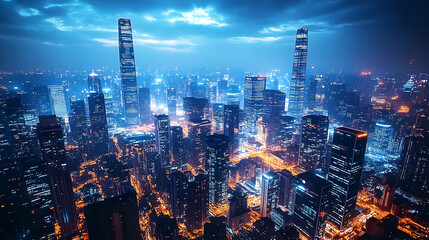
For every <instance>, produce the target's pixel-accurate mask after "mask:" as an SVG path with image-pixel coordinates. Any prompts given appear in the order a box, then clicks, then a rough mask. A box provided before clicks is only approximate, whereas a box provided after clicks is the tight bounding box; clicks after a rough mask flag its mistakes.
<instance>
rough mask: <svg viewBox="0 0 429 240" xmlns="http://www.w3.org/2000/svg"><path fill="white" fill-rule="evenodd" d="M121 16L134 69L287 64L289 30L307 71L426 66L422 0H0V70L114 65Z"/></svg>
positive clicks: (428, 53) (427, 31) (428, 35)
mask: <svg viewBox="0 0 429 240" xmlns="http://www.w3.org/2000/svg"><path fill="white" fill-rule="evenodd" d="M121 17H123V18H130V19H131V21H132V26H133V33H134V44H135V56H136V65H137V67H138V69H139V70H140V71H142V70H143V69H147V68H150V69H152V70H153V69H154V68H162V67H168V68H173V67H176V66H178V67H179V68H187V69H189V68H191V67H192V68H195V69H198V68H202V67H209V68H214V67H221V68H224V67H231V68H233V69H240V70H243V71H269V70H271V69H275V68H277V69H280V70H281V71H284V72H290V71H291V68H292V66H291V65H292V58H293V47H294V41H295V39H294V38H295V33H296V29H297V28H299V27H307V28H308V29H309V55H308V57H309V59H308V64H309V65H313V66H314V67H315V69H316V70H320V71H328V70H331V69H332V70H340V69H342V70H343V71H350V70H352V69H353V68H355V67H356V68H358V69H363V68H368V69H370V70H373V71H376V70H379V71H384V70H405V69H407V67H408V62H409V60H410V59H411V58H414V59H415V61H416V66H417V67H418V68H420V69H422V70H428V69H429V46H428V45H429V19H428V18H429V4H428V1H423V0H422V1H396V0H395V1H391V0H358V1H356V0H354V1H338V0H330V1H320V0H301V1H299V0H294V1H286V0H283V1H269V0H264V1H254V0H218V1H184V0H170V1H155V0H140V1H132V0H121V1H113V0H91V1H88V0H87V1H84V0H74V1H73V0H72V1H50V0H45V1H40V0H28V1H16V0H0V51H1V58H0V70H31V69H35V68H41V69H62V70H64V69H71V70H80V69H90V68H97V67H102V66H107V67H112V68H114V69H119V58H118V47H117V38H118V36H117V19H118V18H121Z"/></svg>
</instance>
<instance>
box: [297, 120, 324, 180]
mask: <svg viewBox="0 0 429 240" xmlns="http://www.w3.org/2000/svg"><path fill="white" fill-rule="evenodd" d="M328 128H329V118H328V117H327V116H323V115H307V116H304V117H302V124H301V132H302V136H301V144H300V148H299V160H298V161H299V167H300V168H301V169H303V170H305V171H315V170H317V171H318V172H319V173H321V174H322V175H323V176H324V175H325V174H326V171H327V163H326V144H327V143H328Z"/></svg>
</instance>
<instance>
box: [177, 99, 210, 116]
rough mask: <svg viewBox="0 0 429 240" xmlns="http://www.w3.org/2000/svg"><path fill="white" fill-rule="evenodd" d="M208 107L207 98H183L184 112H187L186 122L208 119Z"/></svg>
mask: <svg viewBox="0 0 429 240" xmlns="http://www.w3.org/2000/svg"><path fill="white" fill-rule="evenodd" d="M208 107H209V103H208V100H207V98H195V97H185V98H183V111H184V112H185V120H186V121H191V120H194V121H195V120H197V121H198V120H202V119H206V118H207V117H208V111H209V110H208Z"/></svg>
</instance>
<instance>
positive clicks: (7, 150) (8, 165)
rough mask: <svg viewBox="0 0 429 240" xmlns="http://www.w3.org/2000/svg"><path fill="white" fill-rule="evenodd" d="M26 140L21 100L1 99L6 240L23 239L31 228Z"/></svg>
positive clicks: (0, 223) (0, 175)
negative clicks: (24, 164)
mask: <svg viewBox="0 0 429 240" xmlns="http://www.w3.org/2000/svg"><path fill="white" fill-rule="evenodd" d="M27 137H28V132H27V131H26V128H25V120H24V115H23V111H22V107H21V99H19V98H8V99H2V98H0V203H1V207H0V215H1V218H0V236H2V238H4V239H19V238H21V236H22V235H24V233H25V232H26V231H28V230H29V226H30V224H31V215H30V209H29V203H30V202H29V199H27V191H26V186H25V179H24V171H23V168H22V167H23V162H24V160H25V148H26V147H28V144H27V143H26V142H27V140H26V138H27ZM48 219H49V218H48Z"/></svg>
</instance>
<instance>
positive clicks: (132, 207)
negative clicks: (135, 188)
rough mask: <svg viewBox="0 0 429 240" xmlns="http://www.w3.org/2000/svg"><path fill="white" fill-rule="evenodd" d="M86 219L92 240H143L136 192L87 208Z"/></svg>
mask: <svg viewBox="0 0 429 240" xmlns="http://www.w3.org/2000/svg"><path fill="white" fill-rule="evenodd" d="M85 219H86V223H87V226H88V234H89V238H90V239H95V240H98V239H100V240H101V239H103V240H114V239H123V240H131V239H136V240H141V239H142V235H141V233H140V226H139V210H138V207H137V198H136V193H135V192H129V193H126V194H122V195H119V196H116V197H112V198H108V199H105V200H104V201H101V202H96V203H93V204H91V205H88V206H86V207H85Z"/></svg>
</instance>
